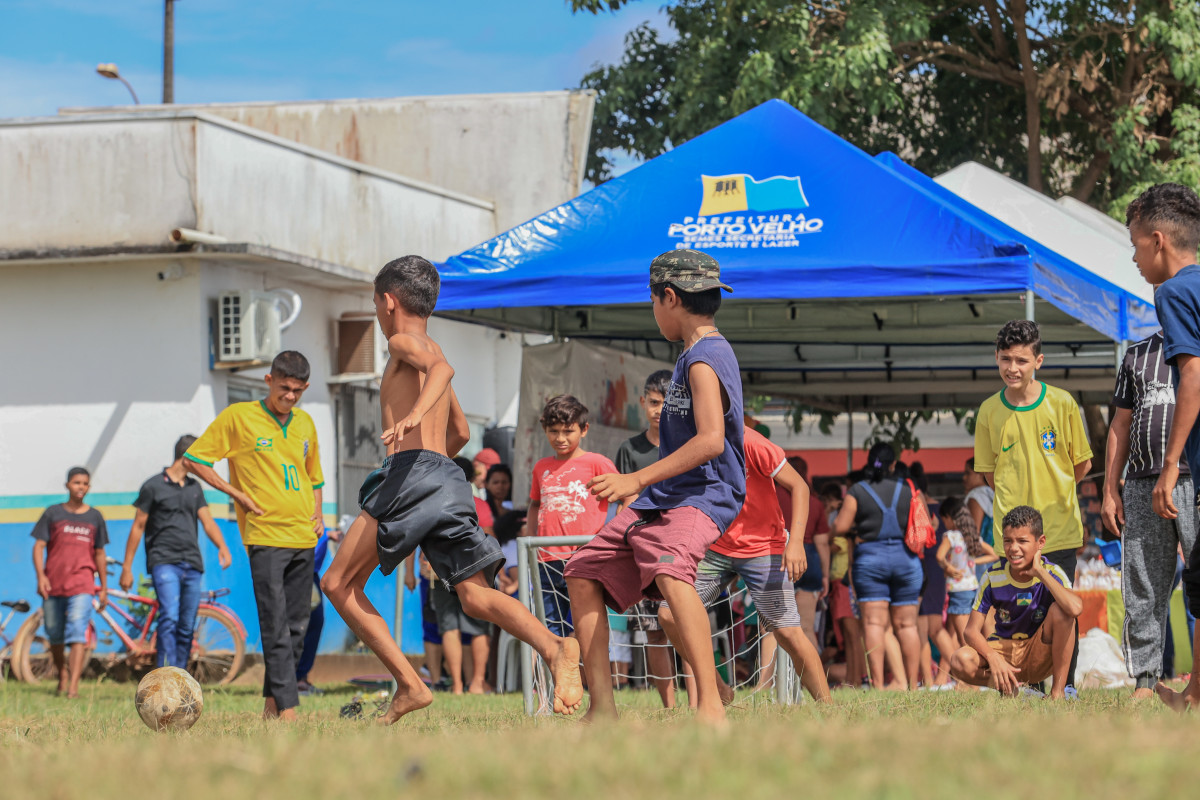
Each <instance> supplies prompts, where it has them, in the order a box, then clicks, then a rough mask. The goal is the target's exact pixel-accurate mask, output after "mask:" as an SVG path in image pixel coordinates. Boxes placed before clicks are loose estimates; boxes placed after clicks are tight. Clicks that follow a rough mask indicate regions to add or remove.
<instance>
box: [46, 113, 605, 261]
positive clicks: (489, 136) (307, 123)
mask: <svg viewBox="0 0 1200 800" xmlns="http://www.w3.org/2000/svg"><path fill="white" fill-rule="evenodd" d="M594 105H595V96H594V94H593V93H592V92H590V91H562V92H533V93H524V94H489V95H447V96H441V97H399V98H386V99H375V100H329V101H313V102H296V103H287V102H267V103H214V104H205V105H194V106H172V107H171V108H174V109H185V110H194V111H202V112H204V113H206V114H211V115H215V116H220V117H224V118H226V119H230V120H233V121H235V122H240V123H242V124H244V125H249V126H251V127H254V128H258V129H259V130H263V131H266V132H268V133H272V134H276V135H278V136H281V137H283V138H285V139H290V140H292V141H295V142H299V143H301V144H305V145H309V146H311V147H316V148H318V149H320V150H324V151H326V152H329V153H333V154H335V155H339V156H342V157H344V158H349V159H353V160H355V161H361V162H362V163H364V164H370V165H372V166H376V167H379V168H381V169H385V170H388V171H390V172H395V173H398V174H400V175H405V176H408V177H410V178H415V179H417V180H420V181H427V182H429V183H432V184H435V185H437V186H442V187H445V188H447V189H452V190H454V191H458V192H463V193H465V194H469V195H473V196H475V197H482V198H486V199H488V200H491V201H492V202H494V203H495V204H496V224H497V229H496V232H499V231H503V230H507V229H508V228H511V227H513V226H515V225H518V224H520V223H522V222H525V221H526V220H528V219H530V218H532V217H535V216H537V215H538V214H540V213H542V212H543V211H546V210H547V209H550V208H553V207H554V206H556V205H558V204H560V203H563V202H566V201H567V200H569V199H571V198H572V197H575V196H576V195H577V194H579V190H580V187H581V185H582V179H583V168H584V164H585V162H586V159H587V149H588V141H589V137H590V134H591V125H592V110H593V106H594ZM163 108H164V107H163V106H138V107H129V108H123V109H121V110H122V111H123V112H138V113H148V112H154V111H156V110H162V109H163ZM99 110H100V109H63V110H62V112H61V113H63V114H78V113H94V112H96V111H99ZM104 110H111V109H104ZM483 238H488V237H483ZM479 241H483V239H480V240H479ZM474 244H477V242H471V243H470V244H468V245H464V246H463V247H462V248H460V249H462V250H465V249H467V247H470V246H472V245H474ZM456 252H457V251H456Z"/></svg>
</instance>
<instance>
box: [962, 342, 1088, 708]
mask: <svg viewBox="0 0 1200 800" xmlns="http://www.w3.org/2000/svg"><path fill="white" fill-rule="evenodd" d="M1043 359H1044V356H1043V355H1042V338H1041V334H1040V332H1039V329H1038V326H1037V323H1035V322H1033V321H1031V320H1025V319H1019V320H1013V321H1012V322H1008V323H1006V324H1005V325H1004V327H1003V328H1001V329H1000V332H999V333H998V334H997V335H996V364H997V365H998V366H999V368H1000V377H1001V378H1002V379H1003V381H1004V389H1002V390H1001V391H999V392H997V393H996V394H994V395H992V396H991V397H989V398H988V399H987V400H985V401H983V405H981V406H980V407H979V414H978V416H977V418H976V419H977V421H976V423H975V469H976V470H978V471H979V472H980V473H982V474H983V476H984V478H985V479H986V480H987V482H988V483H989V484H990V485H991V486H993V487H994V488H995V490H996V497H995V501H994V509H995V512H994V514H993V516H994V517H996V518H998V519H1003V518H1004V516H1005V515H1006V514H1007V513H1008V512H1009V510H1010V509H1013V508H1016V507H1017V506H1021V505H1026V506H1030V507H1032V508H1037V509H1041V510H1042V513H1044V515H1045V534H1046V545H1045V553H1044V555H1045V557H1046V558H1047V559H1048V560H1049V561H1050V562H1051V563H1053V564H1057V565H1058V566H1059V567H1060V568H1061V569H1062V572H1063V574H1064V575H1068V576H1070V575H1074V574H1075V562H1076V555H1075V552H1076V551H1077V550H1078V549H1079V547H1080V546H1081V545H1082V544H1083V520H1082V517H1081V516H1080V511H1079V498H1078V495H1077V492H1076V485H1077V484H1078V483H1079V482H1080V481H1081V480H1083V478H1084V476H1085V475H1087V473H1088V470H1089V469H1090V468H1091V465H1092V448H1091V446H1090V445H1089V444H1088V438H1087V434H1086V433H1085V432H1084V429H1083V416H1082V412H1081V411H1080V410H1079V405H1078V403H1076V402H1075V398H1074V397H1072V396H1071V394H1070V392H1067V391H1064V390H1062V389H1059V388H1056V387H1054V386H1049V385H1047V384H1045V383H1043V382H1041V381H1039V380H1037V379H1036V378H1035V377H1034V373H1035V372H1036V370H1038V369H1040V368H1041V366H1042V361H1043ZM1075 658H1076V656H1072V662H1074V660H1075ZM1073 673H1074V668H1073V667H1072V669H1071V670H1069V671H1068V673H1067V680H1068V682H1070V681H1072V680H1073V678H1072V677H1071V676H1072V674H1073ZM1067 694H1068V696H1070V697H1074V696H1075V687H1074V686H1073V685H1069V688H1068V690H1067Z"/></svg>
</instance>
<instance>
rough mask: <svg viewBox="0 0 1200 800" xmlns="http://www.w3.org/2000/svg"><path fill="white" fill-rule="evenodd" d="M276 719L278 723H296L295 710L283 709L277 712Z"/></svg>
mask: <svg viewBox="0 0 1200 800" xmlns="http://www.w3.org/2000/svg"><path fill="white" fill-rule="evenodd" d="M278 719H279V721H280V722H295V721H296V709H294V708H285V709H284V710H283V711H280V712H279V717H278Z"/></svg>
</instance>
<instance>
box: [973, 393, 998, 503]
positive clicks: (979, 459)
mask: <svg viewBox="0 0 1200 800" xmlns="http://www.w3.org/2000/svg"><path fill="white" fill-rule="evenodd" d="M985 405H986V403H985ZM983 416H984V415H983V406H980V407H979V410H978V411H976V412H975V471H976V472H978V473H979V474H980V475H982V476H983V479H984V481H986V482H987V485H988V486H990V487H992V488H993V489H995V488H996V474H995V471H996V452H995V449H994V448H993V446H992V431H991V428H989V427H988V425H987V423H986V422H985V421H984V419H983Z"/></svg>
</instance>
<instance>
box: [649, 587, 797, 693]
mask: <svg viewBox="0 0 1200 800" xmlns="http://www.w3.org/2000/svg"><path fill="white" fill-rule="evenodd" d="M706 599H707V598H706V597H701V598H700V602H701V604H703V605H704V606H705V611H706V614H705V616H707V609H708V604H707V603H704V601H705V600H706ZM658 623H659V624H660V625H662V628H663V632H664V633H665V634H666V635H667V638H668V640H670V641H672V642H674V641H677V640H678V637H679V626H678V624H676V622H675V617H674V616H673V615H672V614H671V607H670V606H669V605H668V604H666V603H663V604H662V605H661V606H659V607H658ZM709 632H710V634H711V632H712V627H711V625H710V626H709ZM771 644H772V646H774V644H775V640H774V639H773V638H772V639H771ZM680 652H681V653H682V650H681V651H680ZM683 690H684V692H685V693H686V694H687V698H688V708H690V709H692V710H693V711H694V710H696V709H697V708H698V707H699V699H700V696H699V693H698V692H697V690H696V674H695V673H694V672H693V671H692V668H691V666H690V665H689V664H688V662H687V658H686V657H685V658H684V659H683ZM717 694H718V695H720V697H721V703H722V704H724V705H729V704H730V703H732V702H733V700H734V698H735V697H736V692H734V689H733V687H732V686H730V685H729V684H728V683H726V682H725V681H724V680H723V679H722V678H721V675H720V673H717Z"/></svg>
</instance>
